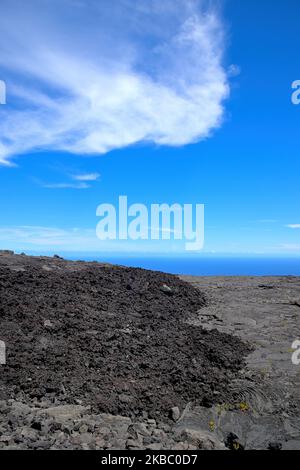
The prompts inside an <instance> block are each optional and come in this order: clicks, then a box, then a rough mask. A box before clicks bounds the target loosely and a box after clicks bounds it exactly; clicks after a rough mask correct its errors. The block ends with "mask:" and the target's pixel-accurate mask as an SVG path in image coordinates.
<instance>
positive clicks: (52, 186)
mask: <svg viewBox="0 0 300 470" xmlns="http://www.w3.org/2000/svg"><path fill="white" fill-rule="evenodd" d="M42 186H43V188H48V189H88V188H90V185H88V184H86V183H42Z"/></svg>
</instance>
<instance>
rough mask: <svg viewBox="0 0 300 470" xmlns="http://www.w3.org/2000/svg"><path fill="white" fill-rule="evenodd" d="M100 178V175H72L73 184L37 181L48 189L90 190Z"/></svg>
mask: <svg viewBox="0 0 300 470" xmlns="http://www.w3.org/2000/svg"><path fill="white" fill-rule="evenodd" d="M99 178H100V174H99V173H83V174H77V175H71V176H70V179H71V180H72V181H71V182H70V181H67V182H62V183H61V182H60V183H45V182H41V181H37V183H38V184H39V185H40V186H42V187H43V188H47V189H88V188H90V187H91V183H93V182H95V181H98V180H99Z"/></svg>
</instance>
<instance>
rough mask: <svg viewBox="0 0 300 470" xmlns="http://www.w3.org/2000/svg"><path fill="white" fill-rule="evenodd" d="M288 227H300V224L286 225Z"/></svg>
mask: <svg viewBox="0 0 300 470" xmlns="http://www.w3.org/2000/svg"><path fill="white" fill-rule="evenodd" d="M286 227H287V228H292V229H298V228H300V224H288V225H286Z"/></svg>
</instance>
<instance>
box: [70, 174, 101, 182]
mask: <svg viewBox="0 0 300 470" xmlns="http://www.w3.org/2000/svg"><path fill="white" fill-rule="evenodd" d="M72 178H73V180H75V181H97V180H98V179H99V178H100V174H99V173H85V174H82V175H72Z"/></svg>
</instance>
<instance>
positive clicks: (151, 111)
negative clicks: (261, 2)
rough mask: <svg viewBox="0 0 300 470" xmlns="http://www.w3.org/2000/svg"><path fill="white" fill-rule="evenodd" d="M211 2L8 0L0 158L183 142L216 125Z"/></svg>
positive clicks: (218, 90) (218, 109)
mask: <svg viewBox="0 0 300 470" xmlns="http://www.w3.org/2000/svg"><path fill="white" fill-rule="evenodd" d="M208 3H211V2H207V1H206V0H164V1H163V2H160V1H158V0H118V2H117V5H115V4H114V2H98V1H96V0H80V1H77V0H64V1H63V2H61V0H51V1H50V0H44V1H43V2H41V1H40V0H28V1H27V2H26V4H25V2H20V1H19V0H1V16H0V34H1V38H2V40H1V44H0V66H2V68H3V69H4V70H5V71H6V77H4V78H6V81H7V84H8V87H7V88H8V90H7V95H8V105H7V106H2V107H1V109H0V113H1V114H0V162H1V163H3V164H4V163H9V162H10V161H11V158H12V157H13V156H15V155H20V154H24V153H27V152H32V151H34V150H42V149H47V150H59V151H68V152H71V153H76V154H103V153H106V152H108V151H110V150H113V149H118V148H122V147H124V146H128V145H131V144H134V143H137V142H141V141H147V142H152V143H155V144H159V145H170V146H180V145H185V144H189V143H192V142H197V141H200V140H201V139H204V138H206V137H208V136H209V135H210V134H211V132H212V130H213V129H215V128H217V127H219V126H220V125H221V123H222V119H223V115H224V105H223V103H224V100H225V98H227V97H228V93H229V86H228V80H227V73H226V72H225V71H224V69H223V67H222V54H223V44H224V34H223V27H222V23H221V20H220V18H219V17H218V13H217V12H215V11H213V10H212V8H211V7H209V8H208V7H207V4H208Z"/></svg>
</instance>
